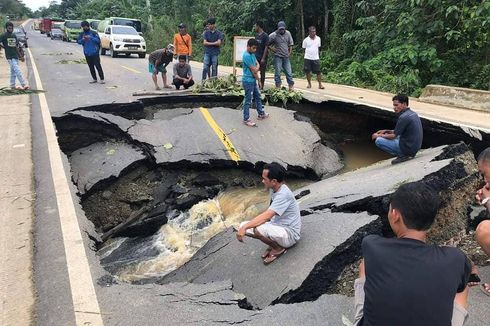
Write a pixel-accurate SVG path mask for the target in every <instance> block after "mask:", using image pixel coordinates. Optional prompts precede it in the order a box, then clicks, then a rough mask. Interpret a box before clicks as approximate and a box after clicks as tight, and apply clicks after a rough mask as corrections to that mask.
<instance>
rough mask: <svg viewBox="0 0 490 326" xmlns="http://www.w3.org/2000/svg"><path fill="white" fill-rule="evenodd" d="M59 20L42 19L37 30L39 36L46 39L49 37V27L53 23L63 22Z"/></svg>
mask: <svg viewBox="0 0 490 326" xmlns="http://www.w3.org/2000/svg"><path fill="white" fill-rule="evenodd" d="M63 21H64V20H63V19H60V18H43V19H42V20H41V23H40V25H39V30H40V32H41V34H46V36H47V37H51V27H52V25H53V22H63Z"/></svg>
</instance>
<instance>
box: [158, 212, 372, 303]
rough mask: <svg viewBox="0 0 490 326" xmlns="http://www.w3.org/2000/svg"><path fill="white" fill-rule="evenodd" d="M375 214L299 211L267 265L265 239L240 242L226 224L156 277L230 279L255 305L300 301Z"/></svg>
mask: <svg viewBox="0 0 490 326" xmlns="http://www.w3.org/2000/svg"><path fill="white" fill-rule="evenodd" d="M377 218H378V217H377V216H371V215H369V214H367V213H360V214H345V213H332V212H330V211H329V210H325V211H321V212H317V213H315V214H311V215H308V216H304V217H303V218H302V220H303V226H302V239H301V240H300V241H299V242H298V244H296V246H294V247H293V248H291V249H289V250H288V252H287V253H286V254H285V255H284V256H283V257H281V258H280V259H278V260H277V261H276V262H274V263H273V264H271V265H269V266H265V265H264V264H263V262H262V259H261V258H260V255H261V254H262V252H263V251H264V250H265V248H266V246H265V245H263V244H262V243H260V242H259V241H257V240H254V239H250V238H247V239H246V240H245V243H240V242H238V241H237V240H236V237H235V233H234V232H233V231H232V230H231V229H228V230H227V231H225V232H223V233H221V234H219V235H217V236H215V237H214V238H212V239H211V240H210V241H209V242H208V243H207V244H206V245H205V246H204V247H203V248H201V249H200V250H199V251H198V252H197V253H196V254H195V255H194V257H193V258H192V259H191V260H190V261H189V262H188V263H186V264H185V265H184V266H182V267H180V268H179V269H177V270H176V271H174V272H172V273H170V274H168V275H167V276H165V277H164V278H162V279H161V280H160V281H158V283H161V284H166V283H171V282H182V281H192V282H193V283H203V284H204V283H209V282H216V281H223V280H227V279H230V280H231V281H232V282H233V288H234V290H235V291H237V292H240V293H243V294H244V295H245V296H246V297H247V300H248V302H249V303H250V304H251V305H252V306H254V307H257V308H264V307H266V306H268V305H269V304H271V303H272V302H293V301H294V302H296V301H298V302H299V301H304V299H305V298H306V297H308V299H309V300H314V299H316V298H318V297H319V296H320V295H322V294H323V293H324V292H322V291H323V290H324V289H326V288H327V286H328V282H329V281H331V280H334V279H335V278H336V276H334V275H332V274H330V273H332V270H330V267H329V265H331V266H335V265H337V264H339V262H338V260H339V259H340V260H342V259H343V260H346V259H347V260H349V259H350V258H347V257H343V258H339V255H342V254H345V255H346V256H349V254H348V253H347V252H345V250H349V249H351V248H355V247H359V246H360V240H361V239H362V237H363V236H364V235H365V234H366V233H367V232H368V231H369V232H370V233H371V232H373V230H371V229H372V228H376V227H374V226H373V225H374V224H376V223H373V222H374V221H375V220H376V219H377ZM357 249H359V248H357ZM333 273H334V274H335V272H334V271H333ZM300 297H301V299H299V298H300ZM286 298H287V299H286ZM308 299H306V300H308Z"/></svg>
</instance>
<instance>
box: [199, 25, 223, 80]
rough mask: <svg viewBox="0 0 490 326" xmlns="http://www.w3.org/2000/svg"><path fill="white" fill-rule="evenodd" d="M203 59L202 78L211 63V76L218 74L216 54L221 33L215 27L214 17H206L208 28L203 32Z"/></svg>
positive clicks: (219, 44) (218, 50) (217, 53)
mask: <svg viewBox="0 0 490 326" xmlns="http://www.w3.org/2000/svg"><path fill="white" fill-rule="evenodd" d="M203 39H204V40H203V44H204V60H203V69H202V80H205V79H206V77H207V76H208V70H209V66H210V65H211V77H216V76H218V56H219V54H220V48H221V45H222V43H223V33H221V32H220V31H219V30H217V29H216V19H215V18H209V19H208V29H207V30H206V31H204V34H203Z"/></svg>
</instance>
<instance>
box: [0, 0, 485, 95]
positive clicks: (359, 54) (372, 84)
mask: <svg viewBox="0 0 490 326" xmlns="http://www.w3.org/2000/svg"><path fill="white" fill-rule="evenodd" d="M3 1H5V0H3ZM9 1H13V2H15V0H9ZM148 4H149V6H147V5H148ZM34 15H35V16H36V17H42V16H43V17H47V16H56V17H63V18H66V19H68V18H71V19H74V18H79V19H85V18H96V19H103V18H105V17H109V16H123V17H131V18H140V19H141V20H142V21H143V23H144V34H145V38H146V39H147V42H148V46H149V50H154V49H156V48H159V47H163V46H165V45H166V44H168V43H171V42H172V39H173V34H174V33H175V32H176V30H177V25H178V23H180V22H184V23H185V24H186V25H187V26H188V30H189V32H190V34H191V36H193V40H194V44H195V46H194V59H196V60H200V59H201V58H202V46H200V44H201V34H202V31H203V23H204V21H205V20H206V19H207V18H208V17H211V16H214V17H216V18H217V27H218V28H219V29H220V30H222V31H223V32H224V33H225V34H226V39H225V44H224V47H223V49H222V55H221V56H220V64H225V65H231V63H232V55H231V54H232V48H233V36H234V35H253V31H252V27H253V24H254V22H255V21H256V20H261V21H263V22H264V23H265V25H266V31H267V32H269V33H270V32H272V31H273V30H274V29H275V26H276V24H277V22H278V21H279V20H284V21H285V22H286V24H287V28H288V29H289V30H290V31H291V33H292V35H293V37H294V39H295V44H296V46H295V49H294V53H293V55H292V58H291V59H292V60H291V61H292V64H293V71H294V72H295V74H296V75H297V76H300V75H302V70H303V60H302V50H301V41H302V39H303V37H305V33H306V30H307V27H308V26H310V25H315V26H316V27H317V31H318V35H319V36H321V37H322V43H323V49H322V53H321V63H322V69H323V75H324V79H325V80H326V81H328V82H333V83H340V84H346V85H353V86H358V87H365V88H371V89H376V90H380V91H387V92H393V93H397V92H405V93H408V94H411V95H413V96H417V95H419V94H420V91H421V89H422V88H423V87H424V86H425V85H427V84H443V85H449V86H461V87H470V88H477V89H483V90H489V89H490V78H488V76H490V36H489V35H490V0H407V1H396V0H372V1H368V0H338V1H333V0H322V1H304V0H284V1H279V2H278V1H267V0H206V1H204V0H178V1H177V0H120V1H112V0H61V2H59V3H57V2H54V1H53V2H52V3H51V5H50V6H49V7H48V8H41V9H40V10H38V11H36V12H35V13H34ZM269 68H272V64H271V62H270V60H269Z"/></svg>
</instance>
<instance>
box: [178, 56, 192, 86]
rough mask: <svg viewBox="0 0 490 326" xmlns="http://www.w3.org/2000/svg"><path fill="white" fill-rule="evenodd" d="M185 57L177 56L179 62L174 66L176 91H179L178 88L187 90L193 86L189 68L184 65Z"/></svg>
mask: <svg viewBox="0 0 490 326" xmlns="http://www.w3.org/2000/svg"><path fill="white" fill-rule="evenodd" d="M186 59H187V56H186V55H185V54H181V55H179V62H178V63H177V64H174V85H175V88H176V89H180V86H184V88H185V89H188V88H189V87H191V86H192V85H194V80H193V79H192V70H191V66H190V65H189V64H188V63H186Z"/></svg>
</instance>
